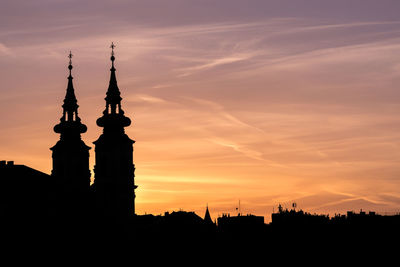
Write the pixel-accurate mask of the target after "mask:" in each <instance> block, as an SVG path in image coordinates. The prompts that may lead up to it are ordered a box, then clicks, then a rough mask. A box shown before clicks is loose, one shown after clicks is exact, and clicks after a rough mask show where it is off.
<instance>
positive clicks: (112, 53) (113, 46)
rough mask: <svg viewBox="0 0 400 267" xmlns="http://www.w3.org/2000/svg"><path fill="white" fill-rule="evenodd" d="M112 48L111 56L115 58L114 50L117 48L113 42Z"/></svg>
mask: <svg viewBox="0 0 400 267" xmlns="http://www.w3.org/2000/svg"><path fill="white" fill-rule="evenodd" d="M110 48H111V55H112V56H113V55H114V48H115V44H114V42H111V46H110Z"/></svg>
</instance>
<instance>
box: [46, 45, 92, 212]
mask: <svg viewBox="0 0 400 267" xmlns="http://www.w3.org/2000/svg"><path fill="white" fill-rule="evenodd" d="M71 59H72V54H71V52H70V54H69V65H68V69H69V76H68V86H67V92H66V95H65V99H64V104H63V105H62V108H63V113H62V117H61V119H60V123H59V124H57V125H56V126H54V132H56V133H58V134H60V140H59V141H58V142H57V143H56V145H55V146H53V147H52V148H50V150H51V151H52V158H53V170H52V172H51V176H52V177H53V178H54V182H55V184H56V188H55V190H56V191H57V195H58V197H57V201H58V204H59V205H60V212H62V213H64V214H65V213H77V212H85V211H86V210H87V208H88V196H89V189H90V169H89V150H90V147H88V146H87V145H86V144H85V142H83V141H82V139H81V134H82V133H85V132H86V131H87V127H86V125H84V124H82V122H81V119H80V118H79V116H78V107H79V106H78V101H77V99H76V97H75V90H74V86H73V83H72V79H73V77H72V75H71V71H72V61H71Z"/></svg>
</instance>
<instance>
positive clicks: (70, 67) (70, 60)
mask: <svg viewBox="0 0 400 267" xmlns="http://www.w3.org/2000/svg"><path fill="white" fill-rule="evenodd" d="M72 56H73V55H72V53H71V51H69V55H68V58H69V65H68V69H69V76H70V77H71V70H72Z"/></svg>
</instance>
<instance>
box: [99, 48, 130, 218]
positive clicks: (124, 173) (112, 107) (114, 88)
mask: <svg viewBox="0 0 400 267" xmlns="http://www.w3.org/2000/svg"><path fill="white" fill-rule="evenodd" d="M111 48H112V53H111V63H112V65H111V69H110V71H111V76H110V83H109V86H108V90H107V94H106V98H105V100H106V108H105V110H104V111H103V116H102V117H101V118H99V119H97V125H98V126H100V127H103V128H104V129H103V134H102V135H100V137H99V138H98V139H97V140H96V141H95V142H93V143H94V144H95V152H96V165H95V168H94V173H95V180H94V184H93V186H92V188H93V192H94V195H95V205H96V209H97V212H98V213H100V214H102V215H112V216H113V215H116V216H127V215H133V214H135V203H134V201H135V192H134V190H135V189H136V187H137V186H136V185H135V183H134V177H135V165H134V164H133V144H134V143H135V141H133V140H131V139H130V138H129V137H128V135H126V134H125V129H124V128H125V127H127V126H129V125H130V124H131V120H130V119H129V118H128V117H126V116H125V115H124V111H123V110H122V108H121V100H122V98H121V93H120V91H119V88H118V85H117V79H116V77H115V68H114V61H115V57H114V45H113V44H112V45H111Z"/></svg>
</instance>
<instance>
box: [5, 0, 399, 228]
mask: <svg viewBox="0 0 400 267" xmlns="http://www.w3.org/2000/svg"><path fill="white" fill-rule="evenodd" d="M35 2H36V1H35ZM54 2H56V3H49V2H48V1H45V0H40V1H37V2H36V3H29V4H18V3H19V2H18V1H10V2H8V1H6V3H5V5H4V6H5V7H7V8H4V9H3V8H2V11H1V14H0V15H1V16H0V17H1V19H0V25H1V26H0V58H1V60H0V81H1V89H0V90H1V91H0V121H1V123H2V127H1V131H0V147H1V150H0V159H5V160H14V161H15V163H16V164H25V165H28V166H31V167H33V168H36V169H38V170H41V171H43V172H46V173H50V171H51V153H50V152H51V151H50V150H49V147H51V146H53V145H54V144H55V143H56V141H57V140H58V138H59V136H58V135H57V134H55V133H54V132H53V130H52V129H53V126H54V125H55V124H57V123H58V121H59V119H60V117H61V112H62V109H61V104H62V100H63V98H64V96H65V89H66V86H67V79H66V77H67V75H68V72H67V71H68V70H67V65H68V58H67V55H68V53H69V51H70V50H72V53H73V54H74V57H73V66H74V69H73V76H74V86H75V90H76V92H75V93H76V96H77V98H78V104H79V105H80V108H79V114H80V117H81V118H82V122H83V123H85V124H86V125H87V126H88V132H87V133H86V134H83V140H84V141H85V142H86V144H87V145H89V146H92V147H93V144H92V142H93V141H94V140H96V139H97V137H98V136H99V135H100V133H101V128H99V127H97V126H96V124H95V121H96V119H97V118H98V117H100V116H101V114H102V111H103V109H104V104H105V102H104V97H105V92H106V89H107V86H108V80H109V68H110V61H109V56H110V49H109V48H108V47H109V44H110V43H111V41H114V42H115V43H116V44H117V48H116V62H115V63H116V69H117V79H118V83H119V87H120V90H121V93H122V97H123V102H122V105H123V109H124V110H125V112H126V115H127V116H129V117H130V118H131V119H132V121H133V124H132V125H131V126H130V127H129V128H127V129H126V131H127V133H128V135H129V136H130V137H131V138H132V139H135V140H136V144H135V151H134V161H135V164H136V183H137V184H138V185H139V188H138V189H137V198H136V207H137V208H136V209H137V212H138V213H139V214H144V213H145V212H147V213H155V214H159V213H163V212H164V211H172V210H178V209H183V210H188V211H196V212H197V213H198V214H199V215H201V216H203V215H204V211H205V207H206V205H207V203H208V205H209V207H210V211H211V216H212V217H213V218H216V217H217V216H218V215H220V214H222V213H228V212H230V213H234V212H235V208H236V207H237V204H238V201H239V200H240V202H241V209H242V212H243V213H253V214H257V215H262V216H266V221H269V220H270V213H271V212H272V211H273V207H276V206H277V205H278V204H279V203H283V204H284V205H286V206H287V207H290V203H291V202H292V201H296V202H297V203H298V207H299V208H303V209H305V210H306V211H310V212H318V213H326V214H327V213H329V214H330V215H333V214H334V213H338V212H345V211H346V210H355V211H358V210H359V209H361V208H363V209H365V210H375V211H378V212H394V211H396V212H397V211H400V179H399V171H400V164H399V161H400V141H399V140H400V133H399V130H400V119H399V116H398V114H399V111H400V105H399V103H400V102H399V100H400V93H399V90H398V88H399V84H400V63H399V62H400V53H399V51H400V21H397V20H395V16H394V15H393V14H394V13H393V12H392V11H391V10H393V9H395V8H397V10H398V7H399V4H397V2H393V1H387V4H386V5H385V4H382V5H379V6H374V5H373V4H371V3H372V2H371V1H365V3H369V4H366V5H365V6H361V7H360V6H357V5H356V4H355V3H356V2H357V1H350V2H349V1H338V2H337V3H338V4H337V5H338V6H335V8H336V9H332V7H330V6H329V5H327V6H324V5H320V6H307V5H305V6H302V7H301V8H300V9H299V10H293V9H291V8H289V7H291V4H293V3H294V2H293V1H282V2H281V3H282V4H277V2H276V1H264V2H263V1H250V3H251V4H250V5H249V6H250V7H252V8H249V9H242V6H241V3H240V1H233V2H232V3H234V4H232V5H228V4H227V1H221V3H223V2H225V3H226V4H227V6H226V8H225V9H223V8H222V7H223V6H221V5H220V4H218V5H217V4H215V5H216V6H213V4H212V2H209V1H205V2H204V6H202V7H201V8H197V9H196V8H194V7H195V6H196V5H195V3H194V2H193V1H188V2H193V3H192V5H190V4H187V3H186V4H182V2H181V1H177V0H176V1H175V0H174V1H171V6H168V7H165V6H164V4H162V3H161V2H158V1H149V2H151V4H144V3H140V2H135V3H129V2H126V1H117V2H116V3H115V4H114V5H112V6H111V7H110V9H109V10H108V11H107V12H105V11H104V10H100V9H96V8H93V7H90V5H89V4H88V2H86V1H83V2H82V3H84V4H81V6H80V8H79V9H78V8H77V7H75V8H74V5H71V4H73V3H75V1H61V0H60V1H54ZM266 2H268V3H270V6H268V5H265V4H264V3H266ZM311 2H314V1H310V2H309V3H311ZM383 2H385V1H382V2H381V1H380V3H383ZM16 3H17V4H16ZM314 3H315V2H314ZM349 3H354V5H351V4H350V7H349ZM385 3H386V2H385ZM67 6H68V7H67ZM70 6H72V7H70ZM228 6H229V7H228ZM106 7H107V6H106ZM174 7H177V8H175V9H174ZM377 7H380V8H381V9H378V8H377ZM345 8H346V10H347V13H345V14H344V13H343V12H342V11H343V9H345ZM226 9H228V11H227V10H226ZM27 10H30V11H32V12H28V11H27ZM160 10H163V12H164V13H163V15H162V16H161V15H160V12H161V11H160ZM176 10H178V11H180V12H178V11H176ZM238 10H240V12H239V11H238ZM271 10H272V11H271ZM128 11H131V13H129V12H128ZM263 11H265V12H263ZM373 11H375V12H373ZM274 12H275V13H274ZM335 12H336V13H335ZM128 13H129V14H128ZM66 14H67V16H64V15H66ZM93 150H94V147H93V149H92V150H91V155H90V156H91V159H90V162H91V167H93V165H94V151H93Z"/></svg>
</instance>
